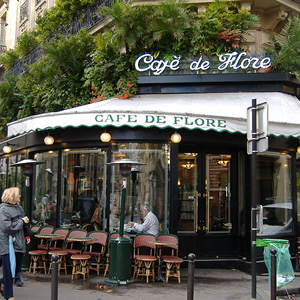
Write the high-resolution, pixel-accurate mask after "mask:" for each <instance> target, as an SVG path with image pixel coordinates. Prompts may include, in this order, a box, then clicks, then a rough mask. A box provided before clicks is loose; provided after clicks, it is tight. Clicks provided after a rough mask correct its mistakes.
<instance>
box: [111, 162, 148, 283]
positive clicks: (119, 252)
mask: <svg viewBox="0 0 300 300" xmlns="http://www.w3.org/2000/svg"><path fill="white" fill-rule="evenodd" d="M107 165H111V166H119V168H120V174H121V176H122V178H123V181H122V185H121V188H122V198H121V212H120V234H119V237H117V238H115V239H112V240H111V241H110V249H109V273H108V279H107V280H105V282H107V283H112V284H122V285H126V284H129V283H133V280H132V279H131V249H132V247H131V244H132V241H131V240H129V239H126V238H124V237H123V234H124V210H125V200H126V184H127V180H126V178H127V177H128V176H129V174H130V173H131V168H132V166H134V165H144V163H141V162H138V161H134V160H130V159H126V158H124V159H120V160H116V161H114V162H111V163H107Z"/></svg>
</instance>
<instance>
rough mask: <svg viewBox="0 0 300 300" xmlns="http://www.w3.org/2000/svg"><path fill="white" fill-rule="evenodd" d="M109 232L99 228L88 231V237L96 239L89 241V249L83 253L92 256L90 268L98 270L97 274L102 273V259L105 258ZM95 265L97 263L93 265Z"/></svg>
mask: <svg viewBox="0 0 300 300" xmlns="http://www.w3.org/2000/svg"><path fill="white" fill-rule="evenodd" d="M107 235H108V234H107V232H105V231H101V230H97V231H91V232H89V233H88V237H91V238H95V239H96V240H95V241H92V242H87V251H85V252H83V254H88V255H90V256H91V262H90V267H89V268H90V270H96V271H97V275H98V276H99V273H100V266H101V260H103V258H104V254H105V251H106V246H107ZM93 265H96V266H95V267H93Z"/></svg>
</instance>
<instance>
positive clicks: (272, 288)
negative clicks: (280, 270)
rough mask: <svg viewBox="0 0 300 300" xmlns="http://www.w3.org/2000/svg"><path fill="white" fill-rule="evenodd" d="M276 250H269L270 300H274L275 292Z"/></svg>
mask: <svg viewBox="0 0 300 300" xmlns="http://www.w3.org/2000/svg"><path fill="white" fill-rule="evenodd" d="M276 253H277V251H276V249H274V248H272V249H271V254H272V256H271V300H276V290H277V274H276V273H277V267H276Z"/></svg>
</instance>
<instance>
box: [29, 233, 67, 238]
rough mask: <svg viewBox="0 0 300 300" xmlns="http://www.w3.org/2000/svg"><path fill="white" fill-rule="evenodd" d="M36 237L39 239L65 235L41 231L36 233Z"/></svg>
mask: <svg viewBox="0 0 300 300" xmlns="http://www.w3.org/2000/svg"><path fill="white" fill-rule="evenodd" d="M34 236H35V237H37V238H39V239H53V238H62V237H64V236H63V235H62V234H55V233H48V234H46V233H41V234H39V233H38V234H35V235H34Z"/></svg>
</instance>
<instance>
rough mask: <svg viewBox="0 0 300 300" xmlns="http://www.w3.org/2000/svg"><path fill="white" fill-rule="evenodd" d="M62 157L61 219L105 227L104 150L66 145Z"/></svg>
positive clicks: (76, 223) (65, 221) (69, 222)
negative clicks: (73, 147)
mask: <svg viewBox="0 0 300 300" xmlns="http://www.w3.org/2000/svg"><path fill="white" fill-rule="evenodd" d="M66 150H67V151H64V152H63V160H62V191H61V194H62V199H61V201H62V202H61V222H63V224H69V225H72V226H80V225H83V224H85V223H90V222H94V223H96V224H97V226H98V227H99V228H100V229H104V228H105V218H106V216H105V207H106V197H105V196H106V186H105V180H104V176H105V173H106V165H105V163H106V151H104V150H102V149H66Z"/></svg>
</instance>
